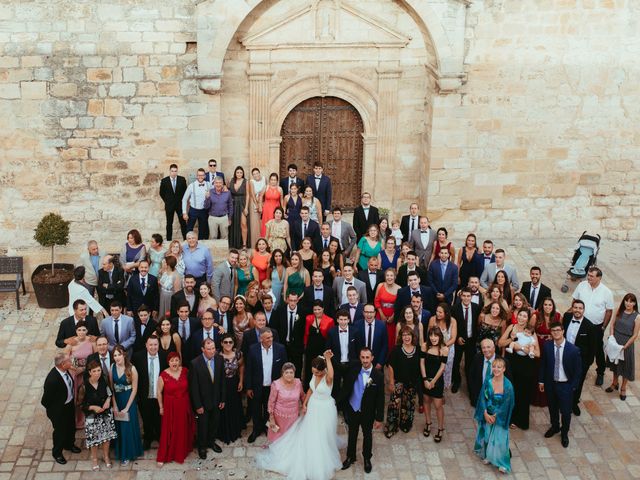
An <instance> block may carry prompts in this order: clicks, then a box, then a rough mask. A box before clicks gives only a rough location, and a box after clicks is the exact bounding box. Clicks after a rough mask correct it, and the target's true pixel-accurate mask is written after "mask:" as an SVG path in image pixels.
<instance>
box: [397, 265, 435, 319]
mask: <svg viewBox="0 0 640 480" xmlns="http://www.w3.org/2000/svg"><path fill="white" fill-rule="evenodd" d="M408 282H409V285H407V286H406V287H402V288H401V289H400V290H398V296H397V297H396V304H395V314H396V315H398V314H399V313H400V310H402V309H403V308H404V307H406V306H407V305H409V304H410V303H411V297H412V296H413V295H414V294H415V293H418V294H420V296H421V297H422V301H423V303H424V304H425V308H426V309H427V310H430V311H435V309H434V308H433V306H432V304H433V295H432V294H431V289H430V288H427V287H425V286H423V285H420V276H419V275H418V273H417V272H415V271H414V272H411V273H409V277H408Z"/></svg>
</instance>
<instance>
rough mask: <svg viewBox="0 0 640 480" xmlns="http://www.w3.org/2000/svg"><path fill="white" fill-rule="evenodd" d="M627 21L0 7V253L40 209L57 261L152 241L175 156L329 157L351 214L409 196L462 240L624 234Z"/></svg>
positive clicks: (215, 2) (380, 0)
mask: <svg viewBox="0 0 640 480" xmlns="http://www.w3.org/2000/svg"><path fill="white" fill-rule="evenodd" d="M639 23H640V5H638V4H637V2H633V1H632V0H206V1H196V0H170V1H165V2H152V1H148V0H146V1H145V0H141V1H136V2H131V1H127V0H111V1H107V2H96V1H93V0H82V1H70V0H58V1H55V2H20V3H17V2H7V3H4V4H3V5H1V6H0V45H1V48H2V50H1V53H0V106H1V107H2V111H3V112H4V115H2V117H1V118H0V124H1V125H2V127H1V128H2V137H1V138H2V145H1V148H0V155H1V156H2V157H1V159H0V186H1V190H0V198H1V199H2V208H1V209H0V225H1V229H0V250H6V251H9V252H17V253H20V254H24V255H29V257H30V258H29V263H30V264H37V263H38V262H39V261H40V260H41V258H42V257H44V256H46V252H42V250H41V249H40V248H39V247H38V246H37V245H36V244H35V242H34V241H33V240H32V232H33V228H34V227H35V225H36V224H37V222H38V220H39V219H40V217H41V216H42V214H43V213H45V212H47V211H57V212H59V213H61V214H62V215H63V216H64V217H66V218H67V219H68V220H71V221H72V237H71V240H72V244H71V245H70V246H68V247H66V249H63V251H62V253H63V255H62V256H61V259H64V258H65V257H68V259H72V258H75V256H76V255H77V252H79V250H80V249H81V248H82V247H81V245H82V244H83V243H84V242H86V240H88V239H89V238H96V239H97V240H98V241H99V242H100V244H101V245H103V247H104V248H103V250H106V251H117V250H118V249H119V247H120V245H121V244H122V243H123V242H124V241H125V232H126V231H127V230H128V229H129V228H134V227H136V228H139V229H140V230H141V232H142V233H143V236H144V238H145V239H148V238H149V236H150V235H151V234H152V233H154V232H163V231H164V213H163V211H162V203H161V202H160V199H159V197H158V194H157V191H158V184H159V181H160V178H161V177H162V176H164V175H166V173H167V171H168V166H169V164H171V163H174V162H175V163H178V164H179V165H180V168H181V174H183V175H185V176H189V174H192V173H193V172H194V171H195V169H196V168H198V167H201V166H202V167H205V166H206V160H207V159H209V158H216V159H218V161H219V165H220V166H221V167H222V170H223V171H224V172H225V173H226V174H227V175H228V176H229V175H231V173H232V171H233V169H234V167H235V166H236V165H241V166H243V167H244V168H245V170H248V169H249V168H250V167H254V166H257V167H259V168H260V169H261V171H262V172H263V173H264V174H266V175H268V174H269V173H270V172H274V171H275V172H278V173H281V172H282V171H283V167H284V166H285V165H286V163H288V162H289V161H294V162H296V163H299V164H301V165H302V166H305V165H309V162H311V163H312V162H313V161H315V160H321V161H322V162H323V163H324V164H325V168H326V171H327V172H328V173H329V175H330V176H331V177H332V178H333V179H334V183H335V184H336V186H338V188H339V189H341V190H340V192H341V193H340V194H339V201H340V202H343V204H344V205H345V206H350V204H352V203H354V202H355V201H357V196H358V195H359V193H360V192H362V191H364V190H367V191H371V192H372V193H373V197H374V204H376V205H379V206H381V207H384V208H387V209H389V210H390V216H391V217H394V218H396V217H399V216H400V215H401V214H404V213H405V212H406V211H407V210H408V206H409V204H410V203H411V202H412V201H416V200H417V201H418V203H419V204H420V205H421V207H422V209H423V211H427V212H428V213H429V215H430V217H431V220H432V223H433V224H434V225H435V226H440V225H446V226H447V227H448V228H449V231H450V234H451V236H452V237H453V238H455V239H461V238H464V236H465V235H466V233H467V232H469V231H475V232H477V233H478V234H479V235H480V236H482V237H485V236H487V237H489V236H490V237H497V238H531V237H569V238H577V236H578V235H579V234H580V233H581V232H582V231H583V230H587V229H588V230H591V231H594V232H599V233H601V234H602V235H603V236H604V237H607V238H614V239H638V238H640V234H639V233H638V232H639V230H638V222H637V218H638V216H639V215H640V182H639V181H638V180H639V179H640V175H639V174H638V167H639V166H640V165H639V164H640V160H638V144H639V143H640V136H639V135H640V134H639V133H638V132H640V130H639V129H638V126H637V125H638V120H639V119H640V115H639V111H640V87H639V85H640V84H639V83H638V82H637V79H638V78H640V67H638V62H637V58H638V56H639V55H640V35H639V33H638V32H639V31H640V25H639ZM303 170H305V168H303ZM304 173H305V174H306V173H308V172H307V171H305V172H304ZM350 194H351V196H349V195H350ZM354 198H355V200H354Z"/></svg>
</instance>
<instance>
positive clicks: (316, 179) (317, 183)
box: [314, 175, 322, 192]
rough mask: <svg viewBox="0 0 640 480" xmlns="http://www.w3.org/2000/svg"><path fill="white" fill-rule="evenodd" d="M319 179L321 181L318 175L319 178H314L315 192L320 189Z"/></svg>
mask: <svg viewBox="0 0 640 480" xmlns="http://www.w3.org/2000/svg"><path fill="white" fill-rule="evenodd" d="M321 179H322V175H320V176H319V177H314V182H315V183H316V192H317V191H318V189H319V188H320V180H321Z"/></svg>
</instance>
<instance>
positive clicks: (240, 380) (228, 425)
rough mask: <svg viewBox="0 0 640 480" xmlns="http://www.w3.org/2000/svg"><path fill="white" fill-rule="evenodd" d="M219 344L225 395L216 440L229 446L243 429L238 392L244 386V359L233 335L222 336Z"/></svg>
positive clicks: (242, 416)
mask: <svg viewBox="0 0 640 480" xmlns="http://www.w3.org/2000/svg"><path fill="white" fill-rule="evenodd" d="M220 344H221V346H222V352H220V355H221V356H222V359H223V360H224V377H225V378H224V381H225V382H226V387H227V388H226V392H227V393H226V396H225V398H224V408H223V409H222V410H221V411H220V427H219V428H218V439H219V440H220V441H222V442H224V443H226V444H229V443H231V442H234V441H236V440H237V439H238V438H240V433H241V432H242V430H243V429H244V428H245V423H244V413H243V412H242V400H241V399H240V392H241V391H242V388H243V384H244V359H243V358H242V352H240V350H238V349H237V348H236V337H235V335H233V333H225V334H224V335H222V338H221V339H220Z"/></svg>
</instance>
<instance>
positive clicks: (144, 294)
mask: <svg viewBox="0 0 640 480" xmlns="http://www.w3.org/2000/svg"><path fill="white" fill-rule="evenodd" d="M159 300H160V292H159V291H158V279H157V278H156V277H154V276H153V275H149V262H148V261H147V260H140V263H139V264H138V273H134V274H133V275H132V276H131V278H130V279H129V284H128V285H127V315H129V316H130V317H132V316H134V315H137V314H138V313H137V312H138V308H140V305H146V306H147V307H149V308H150V309H151V312H152V313H151V316H152V317H153V318H156V317H157V316H158V302H159Z"/></svg>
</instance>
